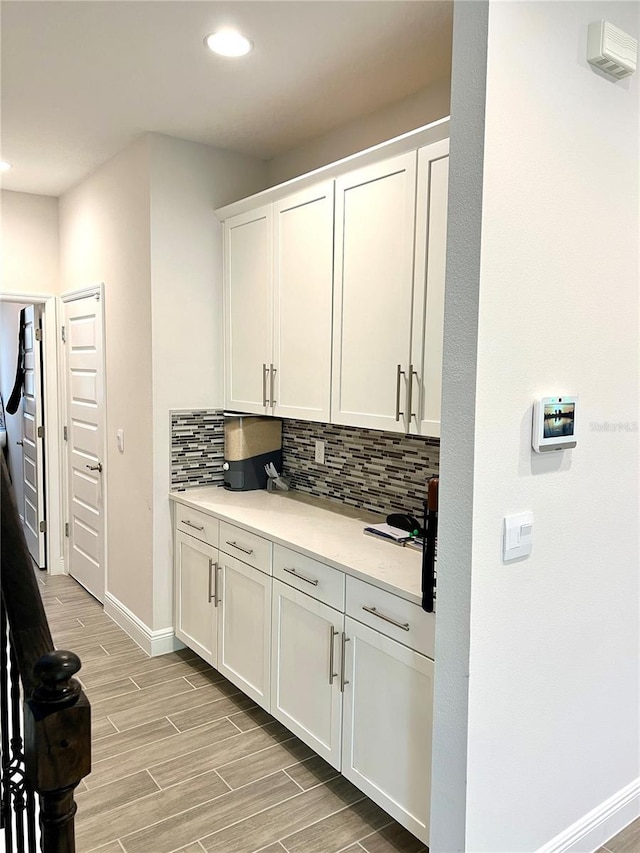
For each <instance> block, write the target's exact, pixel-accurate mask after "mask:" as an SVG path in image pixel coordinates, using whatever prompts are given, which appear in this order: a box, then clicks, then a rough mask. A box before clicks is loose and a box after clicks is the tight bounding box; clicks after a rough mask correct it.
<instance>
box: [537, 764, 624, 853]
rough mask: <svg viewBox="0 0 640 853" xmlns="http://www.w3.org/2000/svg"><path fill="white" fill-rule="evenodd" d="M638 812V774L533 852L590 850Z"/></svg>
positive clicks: (576, 852)
mask: <svg viewBox="0 0 640 853" xmlns="http://www.w3.org/2000/svg"><path fill="white" fill-rule="evenodd" d="M639 816H640V777H639V778H638V779H635V780H634V781H633V782H631V783H630V784H629V785H627V786H625V787H624V788H623V789H622V790H621V791H618V793H617V794H614V795H613V796H612V797H609V799H608V800H605V801H604V803H601V804H600V805H599V806H597V807H596V808H595V809H593V810H592V811H590V812H589V813H588V814H586V815H585V816H584V817H583V818H580V820H578V821H576V822H575V823H574V824H573V825H572V826H570V827H569V828H568V829H565V830H564V832H561V833H560V835H556V837H555V838H552V839H551V841H549V842H548V843H547V844H545V845H544V846H543V847H540V848H539V849H538V850H537V851H536V853H593V851H594V850H598V849H599V848H600V847H602V845H603V844H605V843H606V842H607V841H608V840H609V839H610V838H613V836H614V835H617V834H618V833H619V832H620V830H622V829H624V828H625V826H628V825H629V824H630V823H631V822H632V821H634V820H635V819H636V818H637V817H639Z"/></svg>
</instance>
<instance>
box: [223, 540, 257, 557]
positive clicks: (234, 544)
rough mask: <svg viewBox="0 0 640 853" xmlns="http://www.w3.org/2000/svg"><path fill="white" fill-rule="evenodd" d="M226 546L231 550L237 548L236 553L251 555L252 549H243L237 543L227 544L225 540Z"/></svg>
mask: <svg viewBox="0 0 640 853" xmlns="http://www.w3.org/2000/svg"><path fill="white" fill-rule="evenodd" d="M227 545H231V547H232V548H237V549H238V551H242V553H243V554H253V548H243V547H242V545H238V543H237V542H229V540H227Z"/></svg>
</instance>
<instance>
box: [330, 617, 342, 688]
mask: <svg viewBox="0 0 640 853" xmlns="http://www.w3.org/2000/svg"><path fill="white" fill-rule="evenodd" d="M339 633H340V631H336V629H335V628H334V627H333V625H329V684H333V679H334V678H337V677H338V673H337V672H334V671H333V667H334V656H335V654H334V643H333V641H334V639H335V637H337V636H338V634H339Z"/></svg>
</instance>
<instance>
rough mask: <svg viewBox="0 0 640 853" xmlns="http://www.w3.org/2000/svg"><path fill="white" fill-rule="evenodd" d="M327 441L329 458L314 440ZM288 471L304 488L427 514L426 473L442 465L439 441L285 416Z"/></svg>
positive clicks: (384, 509)
mask: <svg viewBox="0 0 640 853" xmlns="http://www.w3.org/2000/svg"><path fill="white" fill-rule="evenodd" d="M316 439H319V440H321V441H324V442H325V449H324V453H325V464H324V465H319V464H318V463H316V462H315V461H314V459H315V441H316ZM282 455H283V459H284V469H285V475H286V476H287V477H288V478H289V479H290V481H291V485H292V486H293V488H295V489H299V490H300V491H302V492H308V493H309V494H311V495H316V496H317V497H321V498H328V499H330V500H335V501H339V502H340V503H343V504H348V505H349V506H354V507H358V508H362V509H366V510H369V511H370V512H376V513H380V514H382V515H386V514H387V513H389V512H392V511H403V512H410V513H411V514H412V515H415V516H416V517H417V518H420V517H421V516H422V512H423V504H422V502H423V500H424V498H425V497H426V494H427V479H428V477H430V476H433V475H434V474H437V473H438V471H439V463H440V442H439V441H438V440H437V439H425V438H418V437H413V436H406V435H398V434H397V433H393V432H379V431H378V430H369V429H360V428H359V427H345V426H334V425H332V424H317V423H308V422H307V421H295V420H284V421H283V422H282Z"/></svg>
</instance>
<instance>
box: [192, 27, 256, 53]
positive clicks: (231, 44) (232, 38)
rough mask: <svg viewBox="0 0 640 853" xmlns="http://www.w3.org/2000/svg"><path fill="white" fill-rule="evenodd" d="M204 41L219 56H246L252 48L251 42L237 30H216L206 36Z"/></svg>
mask: <svg viewBox="0 0 640 853" xmlns="http://www.w3.org/2000/svg"><path fill="white" fill-rule="evenodd" d="M204 43H205V44H206V46H207V47H208V48H209V50H212V51H213V52H214V53H217V54H218V55H219V56H246V54H247V53H251V51H252V50H253V42H252V41H250V40H249V39H248V38H247V37H246V36H243V35H242V33H239V32H238V31H237V30H218V32H216V33H211V35H210V36H207V37H206V39H205V40H204Z"/></svg>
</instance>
